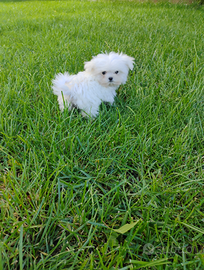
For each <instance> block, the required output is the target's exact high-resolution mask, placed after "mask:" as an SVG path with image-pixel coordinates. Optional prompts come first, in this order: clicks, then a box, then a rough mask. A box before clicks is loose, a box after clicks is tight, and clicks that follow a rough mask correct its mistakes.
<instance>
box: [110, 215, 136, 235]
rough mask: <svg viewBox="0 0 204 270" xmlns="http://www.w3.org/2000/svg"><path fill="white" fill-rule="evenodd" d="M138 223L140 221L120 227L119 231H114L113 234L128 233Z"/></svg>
mask: <svg viewBox="0 0 204 270" xmlns="http://www.w3.org/2000/svg"><path fill="white" fill-rule="evenodd" d="M139 221H140V219H139V220H137V221H136V222H133V223H130V224H125V225H124V226H122V227H120V228H119V229H114V232H117V233H121V234H124V233H126V232H128V231H129V230H131V229H132V228H133V227H135V225H136V224H137V223H138V222H139Z"/></svg>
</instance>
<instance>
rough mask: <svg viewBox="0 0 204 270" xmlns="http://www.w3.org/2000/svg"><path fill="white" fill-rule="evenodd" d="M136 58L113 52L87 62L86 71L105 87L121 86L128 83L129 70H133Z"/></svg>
mask: <svg viewBox="0 0 204 270" xmlns="http://www.w3.org/2000/svg"><path fill="white" fill-rule="evenodd" d="M133 64H134V58H133V57H130V56H127V55H126V54H122V53H120V54H118V53H114V52H111V53H109V54H99V55H97V56H94V57H93V59H92V60H91V61H89V62H85V65H84V68H85V71H86V72H88V73H91V74H92V75H93V76H94V77H95V78H96V80H97V81H98V83H99V84H101V85H102V86H104V87H109V86H119V85H120V84H124V83H125V82H126V81H127V75H128V71H129V69H131V70H132V69H133Z"/></svg>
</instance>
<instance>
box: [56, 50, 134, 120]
mask: <svg viewBox="0 0 204 270" xmlns="http://www.w3.org/2000/svg"><path fill="white" fill-rule="evenodd" d="M133 64H134V58H133V57H130V56H127V55H126V54H122V53H120V54H118V53H114V52H111V53H109V54H107V53H106V54H99V55H97V56H95V57H93V59H92V60H91V61H90V62H85V65H84V69H85V71H83V72H79V73H78V74H77V75H69V73H67V72H66V73H64V74H62V73H59V74H57V75H56V77H55V79H54V80H53V81H52V82H53V86H52V88H53V92H54V94H55V95H57V96H58V102H59V106H60V109H61V110H64V106H67V107H68V108H69V109H72V107H77V108H79V109H81V110H82V115H83V116H85V115H90V116H91V117H95V116H96V115H97V114H98V109H99V105H100V104H101V102H102V101H105V102H110V103H111V104H113V102H114V98H115V96H116V89H117V88H118V87H119V85H121V84H124V83H125V82H126V81H127V75H128V71H129V69H131V70H132V69H133Z"/></svg>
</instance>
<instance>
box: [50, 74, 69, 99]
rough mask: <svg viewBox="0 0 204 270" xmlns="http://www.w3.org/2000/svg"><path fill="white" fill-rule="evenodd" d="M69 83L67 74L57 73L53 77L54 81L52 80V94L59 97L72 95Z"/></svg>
mask: <svg viewBox="0 0 204 270" xmlns="http://www.w3.org/2000/svg"><path fill="white" fill-rule="evenodd" d="M69 82H70V75H69V73H68V72H65V73H64V74H62V73H59V74H57V75H56V76H55V79H54V80H52V84H53V85H52V89H53V93H54V94H55V95H57V96H61V95H62V93H63V94H64V95H72V93H71V91H70V89H69V87H68V83H69Z"/></svg>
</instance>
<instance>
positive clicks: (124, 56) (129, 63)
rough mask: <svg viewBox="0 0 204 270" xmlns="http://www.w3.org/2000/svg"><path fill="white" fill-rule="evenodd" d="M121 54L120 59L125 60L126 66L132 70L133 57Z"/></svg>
mask: <svg viewBox="0 0 204 270" xmlns="http://www.w3.org/2000/svg"><path fill="white" fill-rule="evenodd" d="M121 56H122V59H123V61H124V62H125V64H126V65H127V66H128V68H129V69H130V70H133V65H134V60H135V58H133V57H130V56H128V55H126V54H122V55H121Z"/></svg>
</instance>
